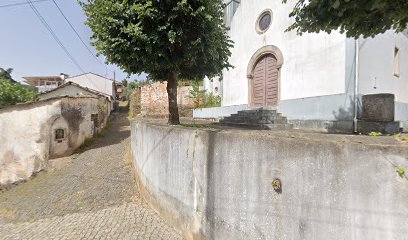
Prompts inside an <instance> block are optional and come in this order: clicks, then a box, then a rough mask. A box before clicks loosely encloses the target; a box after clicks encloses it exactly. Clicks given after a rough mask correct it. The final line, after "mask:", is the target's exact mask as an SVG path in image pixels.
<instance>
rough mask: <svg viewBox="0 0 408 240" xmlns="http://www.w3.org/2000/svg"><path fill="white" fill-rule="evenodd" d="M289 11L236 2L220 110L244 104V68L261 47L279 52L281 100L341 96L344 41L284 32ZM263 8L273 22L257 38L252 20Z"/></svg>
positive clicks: (275, 4) (257, 0) (254, 1)
mask: <svg viewBox="0 0 408 240" xmlns="http://www.w3.org/2000/svg"><path fill="white" fill-rule="evenodd" d="M292 7H293V5H292V4H290V3H289V4H284V5H283V4H281V2H280V1H265V0H251V1H248V0H242V1H241V4H240V6H239V7H238V9H237V11H236V13H235V15H234V17H233V20H232V22H231V26H230V27H231V30H230V32H229V34H230V36H231V39H232V40H233V41H235V45H234V48H233V49H232V56H231V58H230V63H231V64H232V65H233V66H235V68H234V69H230V70H229V71H224V81H223V82H222V84H223V106H230V105H239V104H247V103H248V80H247V67H248V63H249V60H250V59H251V57H252V55H253V54H254V53H255V52H256V51H257V50H258V49H259V48H261V47H263V46H265V45H274V46H276V47H278V48H279V49H280V50H281V51H282V53H283V58H284V63H283V66H282V69H281V96H280V98H281V100H288V99H298V98H305V97H313V96H324V95H333V94H341V93H344V92H345V64H346V38H345V36H344V35H341V34H339V33H332V34H330V35H328V34H325V33H320V34H304V35H303V36H298V35H296V34H295V32H284V30H285V29H286V28H287V27H288V26H289V25H290V21H289V18H288V15H289V12H290V10H291V9H292ZM265 9H271V10H272V12H273V20H272V24H271V27H270V28H269V29H268V31H267V32H266V33H265V34H263V35H259V34H258V33H257V32H256V30H255V25H256V20H257V18H258V16H259V15H260V14H261V13H262V12H263V11H264V10H265Z"/></svg>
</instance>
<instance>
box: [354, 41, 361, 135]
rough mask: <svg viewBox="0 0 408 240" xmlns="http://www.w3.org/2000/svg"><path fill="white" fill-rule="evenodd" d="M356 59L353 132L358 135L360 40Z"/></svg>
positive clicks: (356, 49)
mask: <svg viewBox="0 0 408 240" xmlns="http://www.w3.org/2000/svg"><path fill="white" fill-rule="evenodd" d="M355 45H356V46H355V58H354V119H353V131H354V133H357V124H358V120H357V114H358V70H359V67H358V61H359V51H360V49H359V43H358V38H357V39H356V40H355Z"/></svg>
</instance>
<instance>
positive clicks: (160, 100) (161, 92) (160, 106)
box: [141, 82, 194, 117]
mask: <svg viewBox="0 0 408 240" xmlns="http://www.w3.org/2000/svg"><path fill="white" fill-rule="evenodd" d="M166 86H167V82H163V83H160V82H155V83H153V84H149V85H145V86H143V87H142V88H141V114H142V115H144V116H150V117H167V116H168V115H169V110H168V109H169V107H168V105H169V103H168V97H167V90H166ZM192 89H193V88H192V87H191V86H181V87H178V91H177V103H178V106H179V113H180V116H182V117H192V116H193V109H194V102H193V99H192V98H190V91H191V90H192Z"/></svg>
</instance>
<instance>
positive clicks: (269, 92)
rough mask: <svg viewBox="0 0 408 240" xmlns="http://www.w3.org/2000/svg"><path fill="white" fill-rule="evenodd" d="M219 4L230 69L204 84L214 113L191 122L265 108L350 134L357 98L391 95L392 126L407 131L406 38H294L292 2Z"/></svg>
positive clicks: (300, 124) (198, 114) (320, 35)
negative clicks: (217, 100)
mask: <svg viewBox="0 0 408 240" xmlns="http://www.w3.org/2000/svg"><path fill="white" fill-rule="evenodd" d="M226 3H228V5H227V7H226V9H225V22H226V24H227V26H228V27H229V32H228V34H229V36H230V37H231V40H233V41H234V47H233V48H232V49H231V51H232V55H231V57H230V59H229V62H230V64H231V65H233V66H234V68H231V69H229V70H224V71H223V80H222V81H218V80H217V79H213V82H210V80H208V79H207V80H206V81H205V86H206V88H207V90H209V91H213V92H216V91H217V90H218V91H221V95H222V107H221V108H217V109H203V110H197V111H195V115H194V116H195V117H197V118H201V117H211V118H222V117H225V116H228V115H230V114H233V113H236V112H237V111H239V110H246V109H253V108H272V109H276V110H277V111H278V112H280V113H282V114H283V115H284V116H286V117H287V118H288V120H289V122H291V123H293V124H295V126H297V127H303V126H306V127H307V126H309V127H310V126H313V127H318V128H325V127H326V126H327V125H330V124H335V125H337V126H340V125H341V127H342V128H343V130H346V131H353V128H354V123H355V120H356V119H358V118H360V117H361V116H362V112H361V111H362V106H361V97H362V95H367V94H382V93H387V94H393V95H394V96H395V105H394V106H395V109H394V111H395V120H396V121H400V123H401V125H400V126H401V127H406V128H407V127H408V34H407V32H404V33H398V34H397V33H395V32H393V31H387V32H385V33H384V34H380V35H378V36H376V37H375V38H360V39H358V40H355V39H351V38H347V37H346V35H345V34H340V33H339V32H332V33H331V34H327V33H323V32H321V33H305V34H303V35H302V36H299V35H297V34H296V32H295V31H290V32H285V30H286V29H287V27H288V26H290V25H291V23H292V22H293V19H290V18H289V13H290V12H291V10H292V9H293V7H294V4H295V2H290V1H289V2H288V3H287V4H282V1H269V0H251V1H249V0H240V1H235V0H233V1H226Z"/></svg>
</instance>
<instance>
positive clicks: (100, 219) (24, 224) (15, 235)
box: [0, 113, 182, 239]
mask: <svg viewBox="0 0 408 240" xmlns="http://www.w3.org/2000/svg"><path fill="white" fill-rule="evenodd" d="M129 134H130V128H129V122H128V120H127V118H126V114H124V113H121V114H118V115H117V116H114V117H113V120H112V124H111V126H110V128H109V130H108V132H107V134H106V135H105V137H103V138H99V139H98V140H97V141H96V142H95V143H94V144H93V145H92V146H91V148H90V149H88V150H86V151H84V152H83V153H81V154H77V155H73V156H71V157H69V158H65V159H61V160H62V161H68V162H70V163H69V164H68V165H67V166H65V167H63V168H61V169H60V170H55V171H49V172H44V173H40V174H39V175H38V176H36V177H35V178H33V179H31V180H29V181H28V182H26V183H22V184H19V185H18V186H16V187H14V188H12V189H10V190H8V191H5V192H2V193H0V239H182V238H181V237H180V235H178V233H177V232H176V231H175V230H174V229H173V228H171V227H170V226H169V225H167V224H166V223H165V222H164V221H163V220H162V219H161V218H160V216H158V215H157V214H156V213H155V212H154V211H153V210H152V209H150V208H149V206H148V205H147V204H146V203H145V202H143V200H142V199H141V197H140V195H139V193H138V191H137V189H136V184H135V182H134V179H133V176H132V172H131V165H130V163H128V162H126V161H125V160H124V155H125V152H126V148H127V146H128V144H129V141H130V140H129Z"/></svg>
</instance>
